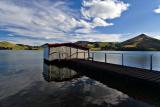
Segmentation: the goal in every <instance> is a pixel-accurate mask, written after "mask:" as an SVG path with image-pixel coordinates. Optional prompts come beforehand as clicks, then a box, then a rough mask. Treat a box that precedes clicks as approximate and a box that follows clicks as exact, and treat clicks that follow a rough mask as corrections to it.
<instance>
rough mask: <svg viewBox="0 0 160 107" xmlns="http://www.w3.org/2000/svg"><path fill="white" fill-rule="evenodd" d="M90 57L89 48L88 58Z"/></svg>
mask: <svg viewBox="0 0 160 107" xmlns="http://www.w3.org/2000/svg"><path fill="white" fill-rule="evenodd" d="M89 58H90V52H89V50H88V60H89Z"/></svg>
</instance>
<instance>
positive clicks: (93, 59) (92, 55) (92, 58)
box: [92, 52, 94, 61]
mask: <svg viewBox="0 0 160 107" xmlns="http://www.w3.org/2000/svg"><path fill="white" fill-rule="evenodd" d="M92 61H94V53H93V52H92Z"/></svg>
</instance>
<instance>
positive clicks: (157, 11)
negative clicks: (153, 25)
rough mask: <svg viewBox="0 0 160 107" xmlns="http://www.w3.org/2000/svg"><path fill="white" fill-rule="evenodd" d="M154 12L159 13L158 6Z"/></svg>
mask: <svg viewBox="0 0 160 107" xmlns="http://www.w3.org/2000/svg"><path fill="white" fill-rule="evenodd" d="M154 12H155V13H158V14H160V6H159V7H158V8H156V9H155V10H154Z"/></svg>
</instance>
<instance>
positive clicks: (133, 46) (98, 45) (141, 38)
mask: <svg viewBox="0 0 160 107" xmlns="http://www.w3.org/2000/svg"><path fill="white" fill-rule="evenodd" d="M77 43H78V44H79V45H85V46H88V47H89V48H90V49H91V50H94V51H99V50H122V51H123V50H124V51H160V40H158V39H155V38H151V37H149V36H147V35H145V34H141V35H138V36H136V37H134V38H131V39H129V40H126V41H124V42H121V43H117V42H87V41H80V42H77Z"/></svg>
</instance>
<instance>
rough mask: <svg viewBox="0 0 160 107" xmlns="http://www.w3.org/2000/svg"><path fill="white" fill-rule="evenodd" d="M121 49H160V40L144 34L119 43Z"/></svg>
mask: <svg viewBox="0 0 160 107" xmlns="http://www.w3.org/2000/svg"><path fill="white" fill-rule="evenodd" d="M121 49H122V50H153V51H156V50H160V40H158V39H155V38H151V37H149V36H147V35H145V34H141V35H139V36H137V37H134V38H132V39H129V40H127V41H124V42H122V43H121Z"/></svg>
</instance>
